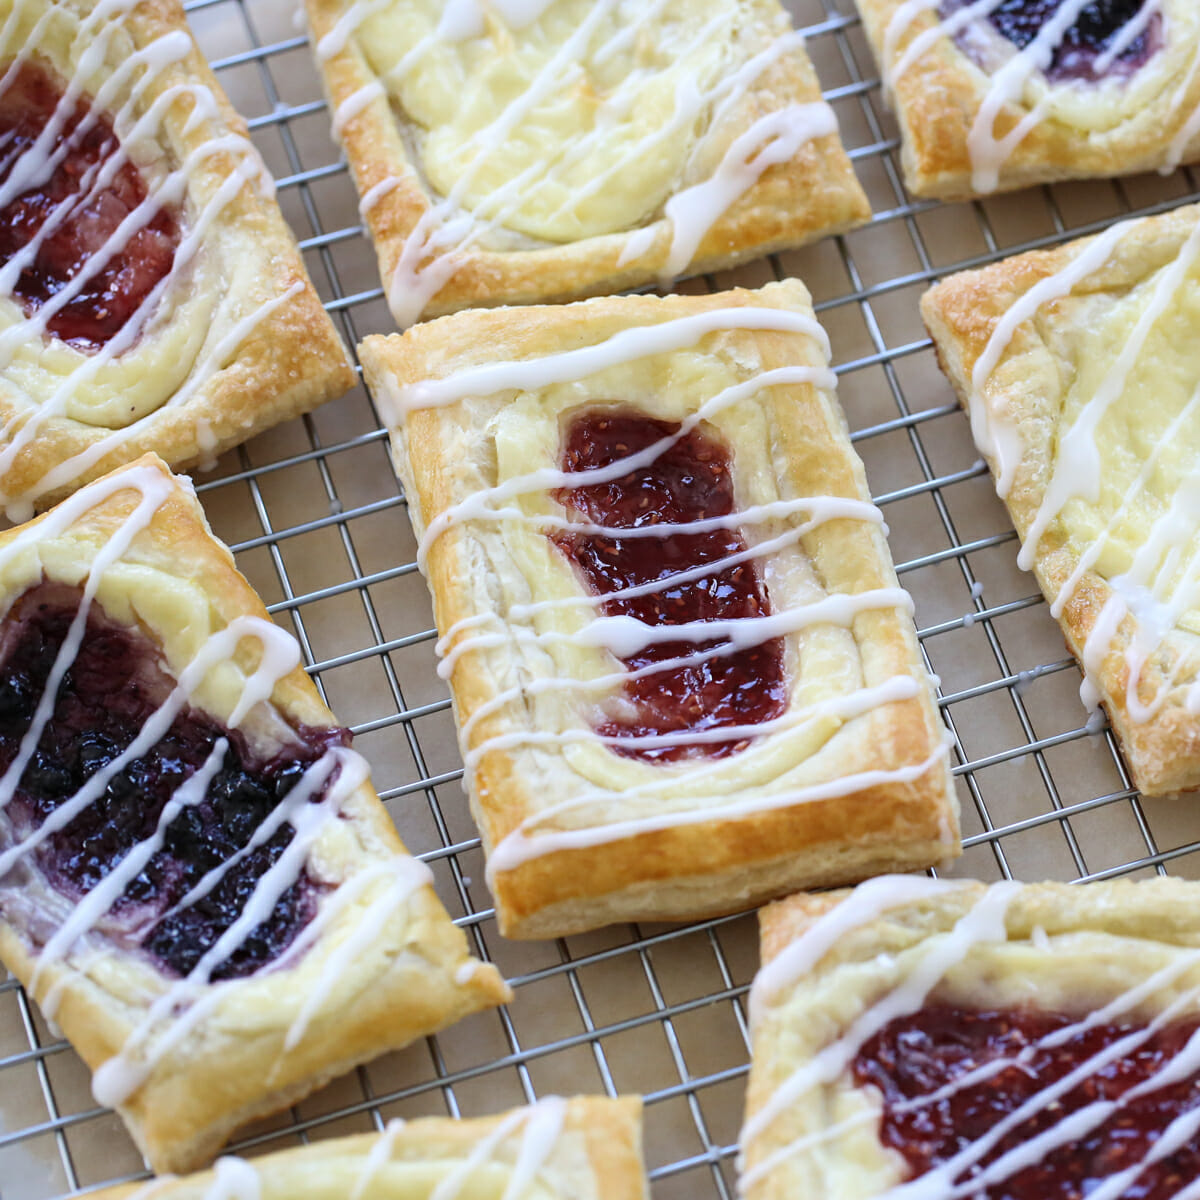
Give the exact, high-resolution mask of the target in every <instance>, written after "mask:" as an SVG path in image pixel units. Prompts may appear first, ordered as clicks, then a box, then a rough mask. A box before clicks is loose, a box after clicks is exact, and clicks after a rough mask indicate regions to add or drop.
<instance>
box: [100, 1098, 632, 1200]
mask: <svg viewBox="0 0 1200 1200" xmlns="http://www.w3.org/2000/svg"><path fill="white" fill-rule="evenodd" d="M522 1152H524V1153H525V1154H528V1155H531V1156H532V1162H530V1161H526V1162H525V1163H524V1164H523V1165H524V1167H525V1169H526V1171H528V1172H529V1175H527V1176H524V1178H526V1180H527V1183H526V1187H525V1189H524V1190H522V1191H521V1193H520V1194H521V1195H522V1196H528V1197H529V1200H648V1197H649V1194H650V1193H649V1188H648V1185H647V1183H646V1170H645V1167H644V1166H643V1165H642V1102H641V1100H640V1099H639V1098H638V1097H636V1096H619V1097H617V1098H615V1099H608V1098H605V1097H599V1096H575V1097H573V1098H572V1099H570V1100H563V1099H560V1098H559V1097H557V1096H548V1097H546V1098H544V1099H542V1100H539V1101H538V1102H537V1103H536V1104H533V1105H530V1106H528V1107H526V1108H518V1109H512V1110H510V1111H509V1112H507V1113H501V1114H498V1115H497V1116H494V1117H473V1118H469V1119H466V1120H454V1119H453V1118H451V1117H419V1118H416V1119H415V1120H412V1121H403V1120H396V1121H391V1122H389V1124H388V1126H387V1128H386V1129H385V1130H384V1131H383V1132H382V1133H364V1134H358V1135H355V1136H352V1137H343V1138H336V1139H333V1140H327V1141H322V1142H317V1143H315V1144H314V1145H311V1146H303V1147H300V1148H298V1149H295V1150H284V1151H281V1152H279V1153H276V1154H267V1155H264V1156H263V1157H261V1158H255V1159H249V1160H244V1159H228V1158H224V1159H221V1161H220V1162H219V1163H218V1164H217V1170H216V1171H207V1172H205V1173H204V1174H203V1175H195V1176H191V1177H189V1178H187V1179H161V1180H153V1181H151V1182H150V1183H146V1184H131V1185H126V1186H123V1187H114V1188H102V1189H101V1190H100V1191H99V1192H96V1193H95V1196H96V1197H97V1200H132V1197H135V1196H136V1197H138V1200H203V1198H204V1197H209V1196H213V1195H215V1194H216V1193H215V1191H214V1187H219V1184H220V1183H221V1182H226V1183H227V1184H228V1183H232V1182H234V1181H237V1180H241V1179H245V1180H246V1181H247V1183H248V1184H249V1182H250V1180H254V1181H255V1182H256V1183H257V1190H255V1192H254V1193H253V1194H254V1195H256V1196H258V1195H260V1196H261V1197H262V1200H305V1197H313V1198H314V1200H315V1198H316V1197H319V1196H321V1197H324V1196H356V1197H359V1198H361V1200H424V1198H425V1197H427V1196H429V1195H431V1194H432V1192H433V1190H434V1189H435V1187H436V1186H437V1185H438V1183H440V1182H441V1181H443V1180H446V1181H447V1182H449V1181H450V1180H451V1179H452V1178H454V1182H455V1184H456V1186H455V1187H454V1190H453V1193H452V1194H453V1195H455V1196H462V1197H464V1200H465V1198H466V1197H471V1198H472V1200H474V1198H475V1197H478V1198H479V1200H483V1198H484V1197H488V1198H491V1197H499V1196H501V1195H503V1194H507V1193H506V1192H505V1188H506V1187H508V1186H511V1185H512V1184H513V1183H516V1182H517V1181H518V1180H519V1179H520V1178H522V1177H523V1176H522V1173H521V1171H520V1170H519V1169H518V1158H519V1156H520V1155H521V1154H522ZM468 1160H470V1161H468ZM222 1172H223V1178H222ZM456 1172H457V1175H456ZM221 1194H226V1193H223V1192H222V1193H221ZM514 1194H515V1193H514Z"/></svg>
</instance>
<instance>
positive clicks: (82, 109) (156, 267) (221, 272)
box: [0, 0, 354, 520]
mask: <svg viewBox="0 0 1200 1200" xmlns="http://www.w3.org/2000/svg"><path fill="white" fill-rule="evenodd" d="M0 63H3V64H4V69H3V71H2V72H0V145H2V146H3V151H2V152H0V509H3V510H5V511H7V513H8V515H9V516H10V517H11V518H12V519H14V520H22V519H26V518H28V517H29V516H30V515H32V512H33V508H34V506H35V505H36V506H38V507H44V506H45V505H46V504H48V503H49V502H50V501H51V500H53V499H55V498H57V497H60V496H62V495H65V494H66V493H67V492H69V491H70V490H71V489H73V488H74V487H77V486H78V485H79V484H81V483H83V482H86V481H87V480H89V479H94V478H96V477H97V476H98V475H101V474H103V473H104V472H105V471H108V470H111V469H113V468H114V467H117V466H119V465H121V464H122V463H127V462H130V461H132V460H133V459H135V458H137V457H138V456H139V455H141V454H144V453H146V452H147V451H155V452H157V453H158V454H159V455H161V456H162V457H163V458H164V459H166V460H167V461H168V462H169V463H170V464H171V465H173V466H175V467H183V466H189V465H191V464H194V463H197V462H209V461H212V460H214V459H215V458H216V455H217V454H219V453H220V452H221V451H222V450H225V449H227V448H229V447H230V446H234V445H237V444H238V443H239V442H242V441H245V440H246V439H247V438H248V437H250V436H252V435H253V434H255V433H258V432H259V431H260V430H263V429H266V428H268V427H269V426H271V425H274V424H276V423H277V422H279V421H282V420H284V419H285V418H287V417H291V416H294V415H296V414H298V413H302V412H307V411H309V410H310V409H312V408H315V407H316V406H317V405H318V404H320V403H321V402H322V401H324V400H327V399H330V398H331V397H333V396H338V395H341V393H343V392H344V391H346V389H347V388H349V387H350V386H351V385H352V384H353V382H354V374H353V371H352V369H351V366H350V364H349V361H348V359H347V357H346V352H345V350H344V348H343V347H342V344H341V342H340V341H339V339H338V336H337V334H336V333H335V332H334V329H333V325H332V324H331V322H330V320H329V318H328V316H327V315H326V313H325V311H324V310H323V309H322V307H321V302H320V300H319V299H318V298H317V294H316V292H315V291H314V290H313V287H312V284H311V283H310V282H309V279H308V275H307V274H306V273H305V270H304V264H303V262H302V260H301V258H300V253H299V251H298V250H297V248H296V244H295V242H294V241H293V240H292V236H291V234H290V233H289V232H288V229H287V227H286V225H285V224H284V221H283V217H282V215H281V213H280V211H279V206H278V205H277V204H276V203H275V199H274V185H273V183H272V181H271V178H270V176H269V175H268V174H267V171H266V168H265V167H264V165H263V163H262V160H261V158H260V157H259V155H258V152H257V150H255V148H254V146H253V145H252V144H251V142H250V139H249V137H248V136H247V134H246V126H245V124H244V122H243V121H242V119H241V118H240V117H239V116H238V115H237V113H235V112H234V111H233V109H232V108H231V107H230V104H229V102H228V100H226V98H225V96H224V94H223V93H222V92H221V89H220V86H219V85H218V83H217V81H216V79H215V77H214V76H213V74H212V72H211V71H210V70H209V69H208V66H207V65H206V64H205V62H204V60H203V58H202V57H201V56H200V52H199V50H198V49H197V48H196V45H195V43H194V42H193V41H192V38H191V35H190V34H189V33H188V29H187V23H186V21H185V20H184V16H183V9H182V7H181V6H180V5H179V3H178V2H177V0H141V2H140V3H120V4H96V3H93V2H92V0H0Z"/></svg>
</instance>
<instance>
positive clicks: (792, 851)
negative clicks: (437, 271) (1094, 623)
mask: <svg viewBox="0 0 1200 1200" xmlns="http://www.w3.org/2000/svg"><path fill="white" fill-rule="evenodd" d="M360 354H361V358H362V362H363V365H364V371H365V372H366V378H367V380H368V382H369V384H370V386H371V389H372V391H373V393H374V395H375V397H376V399H377V401H378V403H379V405H380V407H381V411H382V412H383V413H384V414H385V419H386V421H387V422H388V425H389V428H390V431H391V434H392V439H393V450H394V460H395V465H396V469H397V471H398V472H399V474H400V476H401V478H402V479H403V481H404V485H405V490H406V493H407V496H408V511H409V515H410V517H411V518H412V521H413V524H414V527H415V528H416V530H417V533H418V536H419V537H420V539H421V541H420V550H419V562H420V564H421V566H422V569H423V570H424V571H425V573H426V575H427V578H428V580H429V583H430V587H431V589H432V591H433V597H434V606H435V610H436V616H437V623H438V629H439V632H440V633H441V635H442V638H441V642H440V643H439V651H440V653H441V654H442V656H443V660H442V664H441V668H440V670H441V672H442V674H443V675H444V676H445V677H446V678H447V679H449V681H450V686H451V689H452V692H453V696H454V704H455V711H456V715H457V718H458V721H459V723H460V741H461V746H462V751H463V755H464V762H465V766H466V785H467V789H468V792H469V794H470V798H471V803H472V807H473V811H474V813H475V817H476V820H477V822H478V824H479V827H480V829H481V830H482V833H483V842H484V847H485V849H486V851H487V853H488V879H489V882H490V884H491V888H492V892H493V895H494V896H495V898H496V905H497V909H498V913H499V920H500V928H501V930H502V932H504V933H505V934H506V935H508V936H512V937H549V936H552V935H558V934H563V933H569V932H573V931H577V930H581V929H587V928H591V927H594V926H598V925H602V924H605V923H608V922H612V921H619V920H642V919H651V918H674V919H680V918H688V917H700V916H704V915H709V914H714V913H723V912H732V911H736V910H738V909H740V908H744V907H746V906H748V905H750V904H754V903H755V902H757V901H760V900H762V899H764V898H765V897H768V896H771V895H780V894H783V893H784V892H787V891H789V890H793V889H795V888H797V887H800V886H809V885H817V884H828V883H835V882H838V881H847V880H855V879H861V878H863V877H865V876H867V875H869V874H871V873H872V872H874V871H879V870H882V869H888V868H890V867H893V866H896V865H899V864H903V865H904V866H906V867H914V866H925V865H928V864H930V863H932V862H935V861H938V860H940V859H942V858H945V857H947V856H949V855H953V854H955V853H957V850H958V827H957V808H956V803H955V800H954V794H953V788H952V785H951V782H950V775H949V769H948V756H947V745H946V742H945V730H944V729H943V727H942V726H941V724H940V722H939V720H938V717H937V713H936V711H935V708H934V704H933V695H932V692H931V690H930V685H929V678H928V675H927V674H926V672H925V670H924V668H923V667H922V665H921V660H920V657H919V653H918V649H917V644H916V638H915V633H914V630H913V623H912V601H911V599H910V597H909V596H908V594H907V593H906V592H904V591H903V590H902V589H901V588H900V587H899V586H898V585H897V582H896V576H895V572H894V571H893V569H892V564H891V559H890V557H889V554H888V549H887V543H886V542H885V540H884V534H883V522H882V516H881V514H880V512H879V510H878V509H877V508H876V507H875V506H874V505H872V504H871V503H870V500H869V498H868V493H867V488H866V481H865V478H864V474H863V468H862V463H861V462H860V461H859V459H858V457H857V456H856V455H855V453H854V451H853V450H852V449H851V447H850V443H849V439H848V437H847V434H846V428H845V421H844V418H843V416H842V413H841V411H840V409H839V408H838V407H837V402H836V400H835V399H834V385H835V381H834V377H833V373H832V372H831V371H830V369H829V365H828V354H829V347H828V342H827V341H826V338H825V334H824V332H823V331H822V330H821V328H820V326H819V325H818V324H817V322H816V320H815V318H814V317H813V313H812V307H811V304H810V302H809V298H808V293H807V292H806V291H805V289H804V287H803V285H802V284H800V283H799V282H798V281H796V280H789V281H787V282H786V283H780V284H770V285H768V286H767V287H765V288H763V289H762V290H761V291H758V292H749V291H733V292H728V293H724V294H720V295H712V296H695V297H686V296H669V297H665V298H659V297H654V296H627V297H616V298H610V299H600V300H589V301H585V302H582V303H577V304H572V305H568V306H564V307H549V308H527V309H520V308H516V309H508V310H505V311H502V312H474V313H463V314H459V315H457V316H454V317H448V318H444V319H442V320H439V321H434V322H431V323H429V324H425V325H421V326H418V327H417V328H415V329H411V330H409V331H408V333H406V334H404V335H403V336H400V335H393V336H391V337H389V338H383V337H372V338H368V339H367V340H366V341H365V342H364V343H363V345H362V346H361V347H360Z"/></svg>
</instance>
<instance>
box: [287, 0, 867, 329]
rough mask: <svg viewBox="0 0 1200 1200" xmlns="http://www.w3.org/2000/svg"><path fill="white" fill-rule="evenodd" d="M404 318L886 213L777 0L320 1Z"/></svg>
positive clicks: (605, 285) (589, 288)
mask: <svg viewBox="0 0 1200 1200" xmlns="http://www.w3.org/2000/svg"><path fill="white" fill-rule="evenodd" d="M308 15H309V23H310V25H311V29H312V40H313V46H314V50H315V52H316V56H317V60H318V63H319V64H320V68H321V72H322V75H323V77H324V81H325V90H326V93H327V95H328V97H329V103H330V109H331V112H332V114H333V129H334V134H335V136H337V137H338V138H339V139H340V140H341V142H342V144H343V146H344V147H345V150H346V156H347V158H348V159H349V160H350V168H351V170H352V172H353V174H354V180H355V183H356V184H357V185H358V190H359V194H360V196H361V197H362V204H361V212H362V216H363V220H364V221H365V222H366V225H367V228H368V229H369V230H370V233H371V237H372V239H373V240H374V242H375V249H376V252H377V254H378V258H379V270H380V274H381V276H382V278H383V286H384V291H385V293H386V295H387V299H388V303H389V305H390V307H391V311H392V314H393V316H394V317H395V319H396V321H397V323H398V324H399V325H400V326H401V327H402V328H403V327H406V326H408V325H411V324H413V323H414V322H416V321H417V320H418V319H419V318H420V317H421V315H422V314H425V315H433V314H437V313H445V312H450V311H453V310H455V309H459V308H465V307H469V306H472V305H495V304H517V303H530V302H533V301H536V300H564V299H571V298H573V297H577V296H586V295H592V294H594V293H597V292H616V291H619V290H621V289H624V288H630V287H633V286H635V285H638V284H644V283H646V282H648V281H650V280H653V279H655V278H656V277H657V278H671V277H674V276H678V275H683V274H696V273H698V272H701V271H712V270H715V269H717V268H718V267H724V266H730V265H732V264H734V263H736V262H740V261H742V260H744V259H747V258H757V257H761V256H762V255H765V254H767V253H768V252H770V251H773V250H779V249H782V248H784V247H788V246H797V245H800V244H801V243H804V242H809V241H812V240H813V239H815V238H817V237H819V236H821V235H823V234H827V233H833V232H836V231H838V230H842V229H846V228H849V227H851V226H853V225H858V224H861V223H862V222H863V221H865V220H867V219H868V218H869V217H870V215H871V213H870V207H869V206H868V204H867V200H866V197H865V196H864V194H863V191H862V189H861V188H860V187H859V184H858V181H857V180H856V179H855V176H854V171H853V169H852V168H851V166H850V162H849V160H848V158H847V157H846V154H845V152H844V150H843V149H842V145H841V141H840V139H839V137H838V130H837V120H836V118H835V117H834V114H833V110H832V109H831V108H830V107H829V106H828V105H827V104H825V103H824V102H823V101H822V99H821V89H820V85H819V84H818V82H817V77H816V74H815V73H814V71H813V68H812V64H811V62H810V61H809V59H808V55H807V54H806V52H805V50H804V44H803V39H802V38H801V36H800V35H799V34H798V33H797V32H795V31H794V30H793V29H792V28H791V25H790V22H789V21H788V18H787V16H786V15H785V14H784V12H783V9H782V8H781V7H780V5H779V3H778V0H688V2H687V3H680V2H679V0H675V2H673V3H670V4H666V3H663V2H661V0H652V2H647V3H644V4H633V5H631V4H625V3H621V2H620V0H595V2H593V0H555V2H554V3H547V2H546V0H537V2H535V3H533V4H522V5H512V4H489V3H484V2H483V0H456V3H454V4H450V5H443V4H439V3H434V2H433V0H308Z"/></svg>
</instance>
